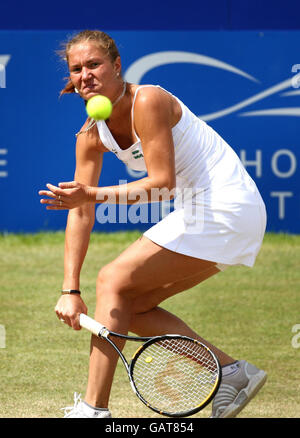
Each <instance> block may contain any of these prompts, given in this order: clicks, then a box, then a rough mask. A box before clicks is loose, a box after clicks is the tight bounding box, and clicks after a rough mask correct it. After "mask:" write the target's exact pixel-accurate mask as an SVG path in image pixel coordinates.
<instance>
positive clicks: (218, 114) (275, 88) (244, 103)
mask: <svg viewBox="0 0 300 438" xmlns="http://www.w3.org/2000/svg"><path fill="white" fill-rule="evenodd" d="M294 78H295V76H293V77H292V78H290V79H287V80H285V81H283V82H280V83H279V84H278V85H275V86H273V87H270V88H268V89H267V90H265V91H262V92H261V93H258V94H256V95H255V96H252V97H250V98H249V99H246V100H243V101H242V102H240V103H237V104H236V105H232V106H230V107H229V108H225V109H224V110H221V111H216V112H214V113H210V114H204V115H202V116H198V117H199V118H200V119H201V120H204V121H206V122H207V121H210V120H215V119H218V118H220V117H224V116H227V115H228V114H231V113H233V112H235V111H238V110H240V109H241V108H245V107H246V106H249V105H251V104H252V103H255V102H258V101H259V100H262V99H265V98H266V97H268V96H271V95H272V94H275V93H278V92H279V91H281V90H285V89H286V88H289V87H290V86H292V84H293V82H294V80H295V79H294Z"/></svg>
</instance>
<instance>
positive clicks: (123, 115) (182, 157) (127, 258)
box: [39, 31, 266, 418]
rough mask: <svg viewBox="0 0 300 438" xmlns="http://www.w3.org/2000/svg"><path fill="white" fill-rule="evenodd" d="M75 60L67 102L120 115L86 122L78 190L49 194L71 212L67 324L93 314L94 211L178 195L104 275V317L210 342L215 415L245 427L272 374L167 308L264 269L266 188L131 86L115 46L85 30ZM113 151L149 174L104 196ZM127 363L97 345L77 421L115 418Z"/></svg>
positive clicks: (76, 40) (209, 139) (115, 323)
mask: <svg viewBox="0 0 300 438" xmlns="http://www.w3.org/2000/svg"><path fill="white" fill-rule="evenodd" d="M64 56H65V59H66V61H67V64H68V68H69V73H70V77H69V80H68V83H67V85H66V87H65V88H64V90H63V91H62V93H63V94H64V93H72V92H77V93H79V95H80V97H81V98H82V99H83V100H84V101H85V102H86V101H87V100H88V99H90V98H91V97H92V96H95V95H97V94H102V95H105V96H107V97H108V98H109V99H111V101H112V102H113V111H112V114H111V117H110V118H109V120H106V121H99V122H97V123H96V122H94V121H93V120H90V119H87V121H86V122H85V124H84V125H83V127H82V129H81V131H80V132H79V134H78V135H77V143H76V170H75V177H74V181H72V182H66V183H61V184H59V185H58V186H55V185H52V184H48V185H47V190H41V191H40V192H39V193H40V195H41V196H42V199H41V203H43V204H45V205H46V207H47V209H51V210H62V209H68V210H69V214H68V220H67V226H66V237H65V261H64V281H63V287H62V296H61V297H60V298H59V300H58V303H57V305H56V308H55V310H56V314H57V316H58V318H60V319H61V320H63V321H65V323H66V324H68V325H69V326H71V327H73V329H74V330H79V329H80V325H79V318H78V315H79V314H80V313H87V308H86V305H85V303H84V301H83V299H82V297H81V295H80V272H81V267H82V264H83V261H84V259H85V255H86V252H87V249H88V245H89V238H90V233H91V231H92V228H93V225H94V218H95V204H96V203H101V202H105V201H108V202H115V203H121V202H122V203H124V202H125V203H128V204H132V203H135V202H138V201H139V200H143V201H144V200H145V196H146V197H147V200H148V201H149V202H151V200H152V197H151V196H153V194H156V195H157V194H158V195H159V198H160V199H172V198H173V197H174V193H175V209H174V211H172V212H171V213H170V214H168V215H167V216H166V217H165V218H164V219H162V220H161V221H159V222H158V223H156V224H155V225H154V226H152V227H151V228H150V229H148V231H146V232H145V233H144V234H143V235H142V237H140V238H139V239H138V240H137V241H136V242H134V243H133V244H132V245H131V246H129V248H127V249H126V250H125V251H124V252H123V253H121V254H120V255H119V256H118V257H117V258H116V259H115V260H113V261H112V262H111V263H109V264H108V265H106V266H103V267H101V269H100V271H99V274H98V278H97V285H96V311H95V319H96V320H98V321H100V322H101V323H102V324H103V325H105V326H106V327H107V328H109V329H110V330H112V331H114V332H118V333H126V334H127V333H128V331H130V332H133V333H135V334H137V335H139V336H154V335H162V334H165V333H178V334H182V335H186V336H190V337H193V338H197V339H199V340H200V341H201V342H204V343H206V344H207V345H208V347H210V348H211V349H212V351H213V352H214V353H215V354H216V355H217V357H218V358H219V361H220V363H221V365H222V371H223V378H222V382H221V385H220V388H219V391H218V393H217V395H216V397H215V399H214V401H213V405H212V417H234V416H236V415H237V414H238V413H239V412H240V411H241V410H242V409H243V408H244V407H245V406H246V404H247V403H248V402H249V401H250V400H251V399H252V397H253V396H254V395H255V394H256V393H257V391H258V390H259V389H260V388H261V387H262V385H263V384H264V382H265V380H266V373H265V372H264V371H262V370H260V369H258V368H256V367H255V366H254V365H251V364H250V363H248V362H247V361H245V360H238V359H236V358H235V357H234V356H231V355H229V354H227V353H225V352H223V351H221V350H220V349H218V348H216V347H215V346H213V345H211V344H210V343H209V342H207V341H206V340H204V339H202V338H201V337H200V336H198V334H196V333H195V332H194V331H193V330H192V329H191V328H189V327H188V326H187V325H186V324H185V323H184V322H183V321H181V320H180V319H179V318H177V317H176V316H174V315H173V314H171V313H169V312H167V311H166V310H164V309H162V308H161V307H159V305H160V303H162V302H163V301H164V300H165V299H167V298H168V297H171V296H173V295H175V294H177V293H179V292H181V291H185V290H187V289H189V288H192V287H193V286H195V285H197V284H199V283H200V282H202V281H204V280H206V279H208V278H209V277H212V276H213V275H215V274H217V273H219V272H220V271H223V270H224V269H226V268H228V267H230V266H235V265H245V266H249V267H252V266H253V265H254V262H255V258H256V256H257V254H258V252H259V249H260V247H261V244H262V240H263V236H264V232H265V226H266V212H265V206H264V203H263V200H262V198H261V196H260V194H259V192H258V189H257V187H256V185H255V183H254V182H253V180H252V179H251V178H250V176H249V175H248V174H247V172H246V170H245V168H244V167H243V166H242V164H241V162H240V160H239V158H238V157H237V155H236V154H235V152H234V151H233V150H232V149H231V147H230V146H229V145H228V144H227V143H226V142H225V141H224V140H223V139H222V138H221V137H220V136H219V135H218V134H217V133H216V132H215V131H214V130H213V129H212V128H211V127H209V126H208V125H207V124H206V123H205V122H203V121H202V120H200V119H199V118H198V117H196V116H195V115H194V114H193V113H192V112H191V111H190V110H189V109H188V108H187V107H186V106H185V105H184V104H183V103H182V102H181V101H180V100H179V99H178V98H176V97H175V96H174V95H172V94H171V93H169V92H168V91H166V90H164V89H162V88H161V87H159V86H153V85H142V86H138V85H136V84H131V83H126V82H125V81H124V80H123V77H122V72H121V67H122V65H121V58H120V55H119V52H118V49H117V47H116V44H115V42H114V41H113V40H112V39H111V38H110V36H108V35H107V34H105V33H103V32H100V31H83V32H80V33H78V34H77V35H75V37H73V38H72V39H71V40H70V41H69V42H68V43H67V44H66V46H65V51H64ZM108 151H111V152H113V153H115V154H116V156H117V157H118V158H119V159H120V160H122V161H123V162H124V163H125V164H126V165H127V166H129V167H130V168H132V169H134V170H144V171H147V176H146V177H144V178H141V179H139V180H136V181H134V182H130V183H128V184H122V185H115V186H110V187H98V182H99V177H100V173H101V168H102V160H103V154H104V153H105V152H108ZM155 200H157V198H156V199H155ZM118 346H119V348H122V347H123V341H119V342H118ZM117 360H118V355H117V354H116V353H115V352H114V350H113V349H112V348H111V346H110V345H109V344H108V343H106V342H103V341H102V340H101V339H96V337H94V336H92V339H91V352H90V365H89V376H88V382H87V389H86V393H85V397H84V400H82V401H81V400H79V399H78V398H76V400H75V404H74V406H73V407H72V408H71V409H69V411H68V414H67V415H68V416H69V417H74V418H75V417H77V418H79V417H92V418H103V417H110V416H111V413H110V411H109V409H108V403H109V396H110V391H111V385H112V382H113V376H114V372H115V368H116V364H117Z"/></svg>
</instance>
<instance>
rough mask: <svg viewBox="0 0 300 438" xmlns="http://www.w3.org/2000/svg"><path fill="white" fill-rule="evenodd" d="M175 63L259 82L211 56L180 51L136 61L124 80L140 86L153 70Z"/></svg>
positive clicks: (145, 57) (149, 56)
mask: <svg viewBox="0 0 300 438" xmlns="http://www.w3.org/2000/svg"><path fill="white" fill-rule="evenodd" d="M174 63H188V64H201V65H208V66H210V67H215V68H220V69H222V70H227V71H230V72H231V73H235V74H237V75H240V76H243V77H245V78H247V79H249V80H250V81H253V82H258V83H259V81H258V80H257V79H255V78H254V77H253V76H251V75H249V74H248V73H245V72H244V71H242V70H240V69H238V68H236V67H234V66H233V65H230V64H227V63H225V62H222V61H219V60H218V59H215V58H211V57H210V56H205V55H199V54H198V53H191V52H180V51H166V52H157V53H152V54H151V55H146V56H143V57H142V58H140V59H138V60H137V61H135V62H134V63H133V64H131V66H130V67H129V68H128V69H127V70H126V73H125V75H124V78H125V80H126V81H128V82H133V83H135V84H139V83H140V81H141V79H142V77H143V76H144V75H145V74H146V73H147V72H148V71H150V70H152V69H153V68H156V67H159V66H161V65H166V64H174Z"/></svg>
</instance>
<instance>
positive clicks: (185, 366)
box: [79, 314, 221, 417]
mask: <svg viewBox="0 0 300 438" xmlns="http://www.w3.org/2000/svg"><path fill="white" fill-rule="evenodd" d="M79 321H80V325H81V327H84V328H85V329H87V330H89V331H90V332H92V333H93V334H94V335H96V336H98V337H99V338H102V339H105V340H106V341H107V342H109V343H110V345H111V346H112V347H113V348H114V349H115V350H116V351H117V352H118V354H119V356H120V358H121V360H122V362H123V364H124V366H125V368H126V371H127V373H128V377H129V381H130V384H131V387H132V389H133V391H134V392H135V394H136V395H137V397H138V398H139V399H140V400H141V401H142V402H143V403H144V404H145V405H146V406H147V407H148V408H150V409H152V410H153V411H154V412H157V413H159V414H161V415H164V416H167V417H187V416H189V415H193V414H195V413H196V412H198V411H200V410H201V409H203V408H204V407H205V406H206V405H207V404H208V403H209V402H210V401H211V400H212V399H213V397H214V395H215V394H216V392H217V390H218V388H219V385H220V382H221V367H220V364H219V361H218V359H217V357H216V356H215V354H214V353H213V352H212V351H211V350H210V349H209V348H208V347H207V346H205V345H204V344H202V343H201V342H199V341H197V340H195V339H192V338H189V337H186V336H180V335H163V336H155V337H136V336H127V335H122V334H118V333H114V332H111V331H110V330H108V329H107V328H106V327H104V326H103V325H102V324H100V323H99V322H97V321H95V320H94V319H92V318H90V317H89V316H87V315H85V314H80V319H79ZM113 337H116V338H122V339H126V340H131V341H139V342H143V344H142V345H141V346H140V347H139V348H138V349H137V350H136V352H135V353H134V355H133V357H132V360H131V361H130V363H128V362H127V360H126V359H125V357H124V355H123V354H122V352H121V351H120V350H119V348H118V347H117V346H116V345H115V343H114V342H113V341H112V339H111V338H113Z"/></svg>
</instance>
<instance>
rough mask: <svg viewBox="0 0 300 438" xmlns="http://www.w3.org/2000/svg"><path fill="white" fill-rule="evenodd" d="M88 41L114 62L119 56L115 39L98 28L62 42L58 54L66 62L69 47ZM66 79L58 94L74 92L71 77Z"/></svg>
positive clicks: (82, 32)
mask: <svg viewBox="0 0 300 438" xmlns="http://www.w3.org/2000/svg"><path fill="white" fill-rule="evenodd" d="M89 41H93V42H95V43H96V44H98V46H99V48H100V49H102V50H103V51H104V52H105V53H106V54H107V55H108V56H109V58H110V60H111V62H114V61H115V60H116V59H117V57H118V56H120V53H119V50H118V48H117V46H116V43H115V41H114V40H113V39H112V38H111V37H110V36H109V35H108V34H107V33H105V32H102V31H100V30H83V31H81V32H79V33H77V34H76V35H74V36H73V37H72V38H71V39H69V40H68V41H67V42H65V43H63V48H62V49H61V50H60V51H59V52H58V54H59V55H60V57H61V58H62V59H63V60H64V61H66V62H68V56H69V52H70V50H71V48H72V47H73V46H74V45H75V44H78V43H81V42H89ZM67 79H68V81H67V83H66V85H65V87H64V88H63V89H62V90H61V92H60V95H62V94H67V93H75V87H74V85H73V84H72V82H71V79H70V78H67Z"/></svg>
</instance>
